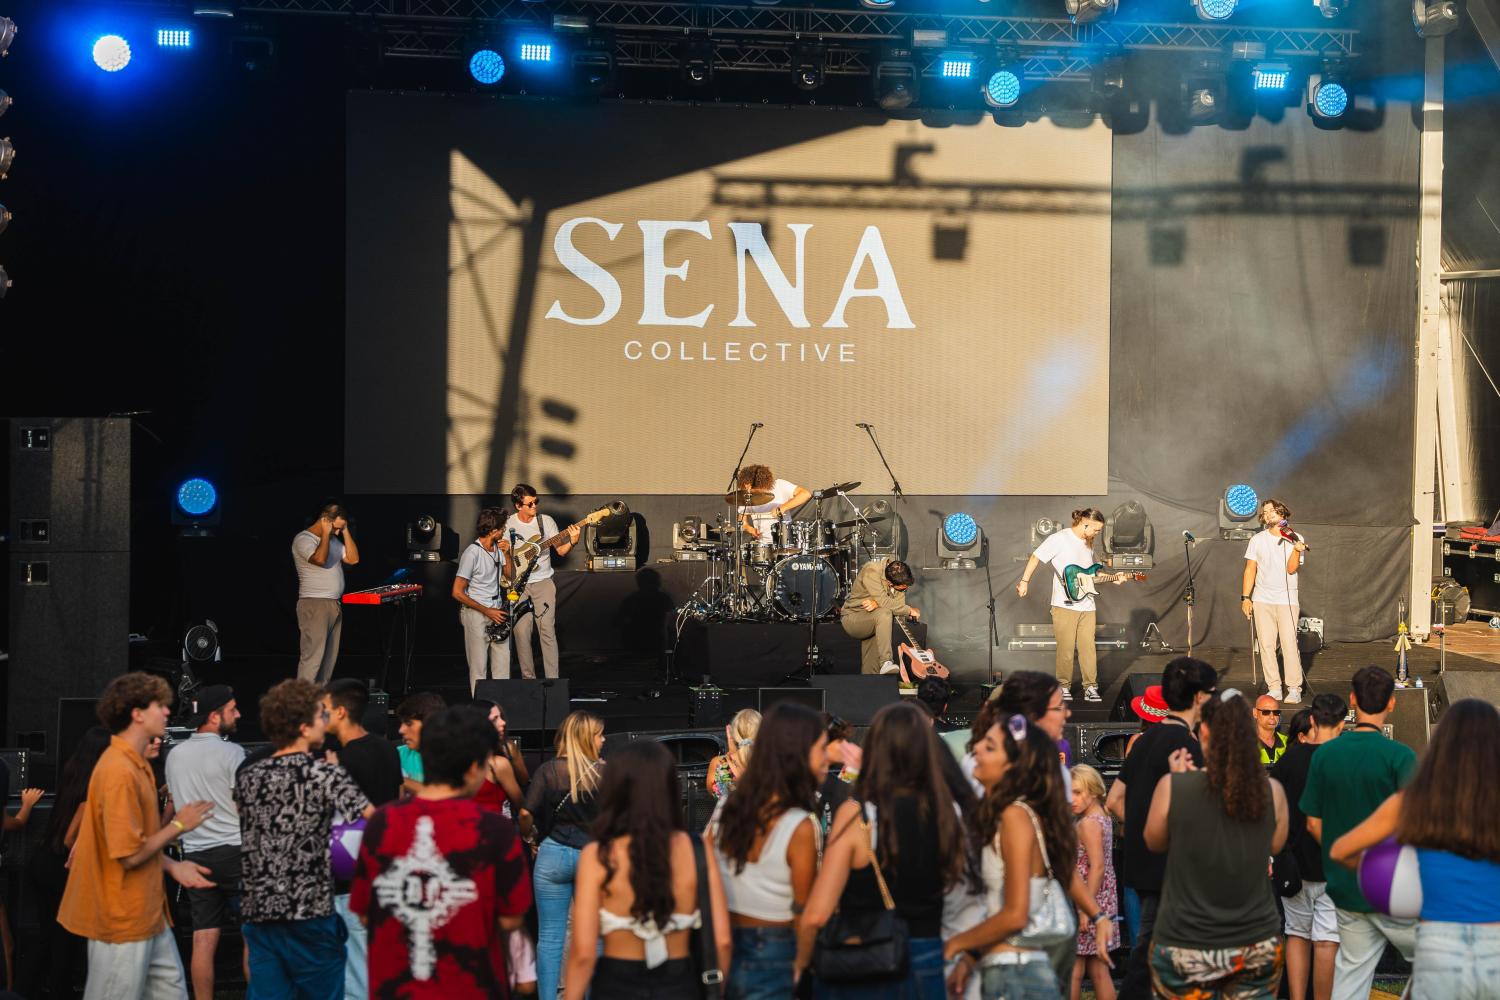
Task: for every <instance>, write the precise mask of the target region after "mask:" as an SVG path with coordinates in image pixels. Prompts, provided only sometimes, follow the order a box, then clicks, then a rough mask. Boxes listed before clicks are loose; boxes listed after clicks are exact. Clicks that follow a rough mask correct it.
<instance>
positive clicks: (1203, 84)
mask: <svg viewBox="0 0 1500 1000" xmlns="http://www.w3.org/2000/svg"><path fill="white" fill-rule="evenodd" d="M1226 89H1227V88H1226V86H1225V80H1224V73H1223V71H1222V70H1221V69H1220V68H1219V67H1218V66H1217V65H1216V64H1215V63H1214V62H1213V61H1212V60H1207V59H1205V60H1200V61H1199V62H1198V63H1197V64H1196V66H1194V67H1192V68H1190V69H1189V70H1188V71H1187V72H1185V73H1183V75H1182V80H1181V82H1180V84H1179V90H1178V109H1177V110H1178V111H1179V112H1180V113H1181V115H1182V116H1183V120H1184V121H1185V122H1186V123H1187V124H1188V125H1209V124H1212V123H1213V122H1215V121H1217V120H1218V117H1219V113H1220V112H1221V111H1222V110H1223V108H1224V99H1225V92H1226Z"/></svg>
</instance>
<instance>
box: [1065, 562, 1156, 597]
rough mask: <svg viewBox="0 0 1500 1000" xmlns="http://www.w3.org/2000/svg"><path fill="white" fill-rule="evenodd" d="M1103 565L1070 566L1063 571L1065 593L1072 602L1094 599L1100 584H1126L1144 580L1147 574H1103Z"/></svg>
mask: <svg viewBox="0 0 1500 1000" xmlns="http://www.w3.org/2000/svg"><path fill="white" fill-rule="evenodd" d="M1103 568H1104V564H1103V563H1094V564H1093V565H1092V566H1068V567H1066V568H1064V569H1063V571H1062V585H1063V592H1064V593H1066V594H1067V595H1068V600H1070V601H1081V600H1083V599H1084V598H1085V597H1092V596H1094V595H1095V594H1097V593H1099V586H1098V585H1099V584H1101V583H1114V582H1116V581H1119V582H1120V583H1124V582H1126V581H1127V580H1144V579H1146V574H1145V573H1101V572H1099V571H1100V570H1102V569H1103Z"/></svg>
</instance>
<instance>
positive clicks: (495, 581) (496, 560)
mask: <svg viewBox="0 0 1500 1000" xmlns="http://www.w3.org/2000/svg"><path fill="white" fill-rule="evenodd" d="M504 564H505V554H504V553H503V552H501V551H500V550H499V549H496V550H495V551H494V552H491V551H489V550H488V549H486V548H485V547H484V546H483V545H480V544H479V543H478V542H470V543H469V544H468V545H466V546H464V550H463V552H461V553H459V556H458V575H459V576H460V577H462V578H463V579H465V580H468V581H469V585H468V586H467V587H465V588H464V593H466V594H468V595H469V598H470V599H471V600H474V601H477V602H479V603H480V604H483V605H484V606H485V607H487V608H498V607H499V606H500V569H501V567H502V566H503V565H504Z"/></svg>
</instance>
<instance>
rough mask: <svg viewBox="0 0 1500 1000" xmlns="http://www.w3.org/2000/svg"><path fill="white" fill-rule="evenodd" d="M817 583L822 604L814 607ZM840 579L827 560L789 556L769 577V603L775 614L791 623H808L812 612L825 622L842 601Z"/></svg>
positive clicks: (819, 600) (779, 563)
mask: <svg viewBox="0 0 1500 1000" xmlns="http://www.w3.org/2000/svg"><path fill="white" fill-rule="evenodd" d="M815 579H816V581H817V590H818V595H817V597H818V601H817V605H816V607H814V605H813V581H814V580H815ZM840 596H841V595H840V593H839V575H838V573H836V572H834V569H833V566H832V565H831V564H830V563H829V562H828V560H827V559H823V558H821V557H819V556H814V555H795V556H788V557H786V558H785V559H782V560H781V561H780V562H778V563H777V564H776V565H775V566H774V567H773V568H772V570H771V572H770V573H769V574H767V576H766V599H767V600H768V601H769V602H770V604H771V607H772V608H773V609H774V610H775V612H776V613H777V614H778V615H780V616H781V617H782V618H784V619H786V620H787V621H802V622H805V621H807V619H808V613H809V611H815V612H816V617H818V618H822V617H823V616H824V615H826V614H828V613H829V612H830V611H832V610H833V609H834V608H836V607H837V606H838V604H839V601H840Z"/></svg>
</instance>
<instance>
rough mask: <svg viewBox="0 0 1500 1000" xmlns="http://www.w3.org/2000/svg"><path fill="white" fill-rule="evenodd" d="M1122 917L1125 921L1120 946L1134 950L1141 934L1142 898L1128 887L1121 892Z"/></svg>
mask: <svg viewBox="0 0 1500 1000" xmlns="http://www.w3.org/2000/svg"><path fill="white" fill-rule="evenodd" d="M1120 917H1121V919H1123V920H1124V921H1125V928H1124V930H1125V933H1123V934H1121V935H1120V944H1122V945H1124V946H1125V947H1126V948H1134V947H1135V938H1136V935H1137V934H1139V933H1140V932H1141V897H1140V895H1139V894H1138V893H1137V892H1136V891H1135V890H1134V889H1132V888H1130V886H1128V885H1127V886H1125V887H1124V888H1122V889H1121V890H1120Z"/></svg>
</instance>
